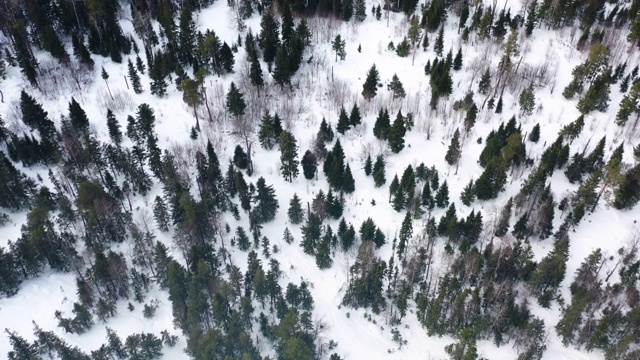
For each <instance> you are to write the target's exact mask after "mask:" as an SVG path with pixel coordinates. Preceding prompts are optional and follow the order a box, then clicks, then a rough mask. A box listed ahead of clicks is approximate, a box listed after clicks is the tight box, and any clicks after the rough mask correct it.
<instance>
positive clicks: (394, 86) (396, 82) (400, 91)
mask: <svg viewBox="0 0 640 360" xmlns="http://www.w3.org/2000/svg"><path fill="white" fill-rule="evenodd" d="M387 90H389V91H391V94H393V99H394V100H395V99H397V98H404V97H405V96H406V95H407V94H406V93H405V91H404V86H402V82H400V79H398V75H396V74H393V77H392V78H391V82H390V83H389V85H387Z"/></svg>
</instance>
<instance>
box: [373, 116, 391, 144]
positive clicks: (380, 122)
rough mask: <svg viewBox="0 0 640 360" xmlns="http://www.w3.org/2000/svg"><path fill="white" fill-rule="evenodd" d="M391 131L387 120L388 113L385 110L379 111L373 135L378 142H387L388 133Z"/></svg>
mask: <svg viewBox="0 0 640 360" xmlns="http://www.w3.org/2000/svg"><path fill="white" fill-rule="evenodd" d="M390 129H391V123H390V119H389V112H388V111H387V109H386V108H385V109H384V110H383V109H380V112H379V113H378V117H377V118H376V123H375V125H374V126H373V135H374V136H375V137H376V138H377V139H380V140H387V139H388V138H389V131H390Z"/></svg>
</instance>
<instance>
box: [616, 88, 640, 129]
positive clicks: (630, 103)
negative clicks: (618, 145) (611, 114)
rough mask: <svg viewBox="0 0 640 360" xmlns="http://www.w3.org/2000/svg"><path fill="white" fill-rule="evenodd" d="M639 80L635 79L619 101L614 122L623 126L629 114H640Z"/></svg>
mask: <svg viewBox="0 0 640 360" xmlns="http://www.w3.org/2000/svg"><path fill="white" fill-rule="evenodd" d="M639 100H640V81H636V82H634V83H633V85H632V86H631V91H629V93H628V94H626V95H625V96H624V97H623V98H622V101H620V108H619V109H618V113H617V114H616V124H618V125H619V126H624V124H625V123H626V122H627V120H629V116H631V114H634V113H635V114H636V117H638V115H640V102H639Z"/></svg>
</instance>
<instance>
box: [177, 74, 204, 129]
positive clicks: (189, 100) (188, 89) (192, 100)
mask: <svg viewBox="0 0 640 360" xmlns="http://www.w3.org/2000/svg"><path fill="white" fill-rule="evenodd" d="M182 101H184V102H185V103H186V104H187V105H189V106H190V107H191V108H192V109H193V116H194V117H195V118H196V127H195V129H196V130H200V119H199V118H198V106H199V105H200V104H201V103H202V95H201V94H200V85H199V84H198V82H197V81H195V80H192V79H190V78H186V79H184V80H183V81H182Z"/></svg>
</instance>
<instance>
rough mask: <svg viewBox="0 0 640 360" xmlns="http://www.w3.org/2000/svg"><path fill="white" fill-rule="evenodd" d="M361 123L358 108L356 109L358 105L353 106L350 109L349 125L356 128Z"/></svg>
mask: <svg viewBox="0 0 640 360" xmlns="http://www.w3.org/2000/svg"><path fill="white" fill-rule="evenodd" d="M361 121H362V116H360V108H359V107H358V104H353V107H352V108H351V114H350V115H349V125H350V126H351V127H356V126H358V125H360V122H361Z"/></svg>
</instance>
